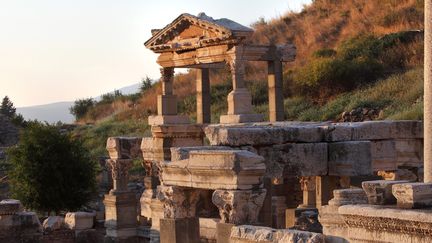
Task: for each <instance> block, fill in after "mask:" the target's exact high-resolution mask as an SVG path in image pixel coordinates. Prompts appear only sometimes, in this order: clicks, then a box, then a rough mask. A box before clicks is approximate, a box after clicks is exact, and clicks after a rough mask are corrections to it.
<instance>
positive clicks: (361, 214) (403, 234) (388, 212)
mask: <svg viewBox="0 0 432 243" xmlns="http://www.w3.org/2000/svg"><path fill="white" fill-rule="evenodd" d="M338 211H339V214H340V215H341V216H342V218H343V221H344V222H345V224H346V225H347V226H348V235H347V236H346V237H347V238H346V239H347V240H349V241H350V242H361V241H363V242H365V241H374V242H430V241H431V240H432V211H431V210H403V209H396V208H388V207H384V206H378V205H345V206H341V207H339V209H338Z"/></svg>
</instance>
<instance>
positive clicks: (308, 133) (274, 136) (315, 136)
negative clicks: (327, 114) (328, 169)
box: [204, 122, 324, 146]
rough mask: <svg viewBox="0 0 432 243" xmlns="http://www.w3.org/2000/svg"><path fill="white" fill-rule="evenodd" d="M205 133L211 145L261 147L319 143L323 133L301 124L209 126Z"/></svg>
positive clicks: (313, 127) (315, 128)
mask: <svg viewBox="0 0 432 243" xmlns="http://www.w3.org/2000/svg"><path fill="white" fill-rule="evenodd" d="M204 131H205V133H206V136H207V138H208V139H209V141H210V144H211V145H229V146H244V145H252V146H263V145H273V144H284V143H289V142H309V143H313V142H320V141H322V140H323V137H324V131H323V129H322V128H320V127H318V126H313V125H312V124H310V125H308V124H307V123H303V124H302V125H299V124H298V123H288V122H287V123H275V124H273V126H268V125H265V124H259V123H258V124H256V125H252V126H250V125H249V126H246V125H245V126H233V125H232V126H221V125H210V126H207V127H206V128H205V130H204Z"/></svg>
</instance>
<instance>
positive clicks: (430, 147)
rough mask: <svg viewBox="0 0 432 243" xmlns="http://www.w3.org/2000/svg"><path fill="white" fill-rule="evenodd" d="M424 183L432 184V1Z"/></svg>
mask: <svg viewBox="0 0 432 243" xmlns="http://www.w3.org/2000/svg"><path fill="white" fill-rule="evenodd" d="M424 45H425V46H424V150H423V151H424V182H426V183H429V182H432V1H431V0H425V43H424Z"/></svg>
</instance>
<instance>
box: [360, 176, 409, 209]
mask: <svg viewBox="0 0 432 243" xmlns="http://www.w3.org/2000/svg"><path fill="white" fill-rule="evenodd" d="M407 182H408V181H387V180H377V181H364V182H362V187H363V190H364V191H365V193H366V195H367V198H368V201H369V204H374V205H389V204H395V203H396V198H395V197H394V196H393V194H392V186H393V185H395V184H400V183H407Z"/></svg>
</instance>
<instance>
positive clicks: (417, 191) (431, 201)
mask: <svg viewBox="0 0 432 243" xmlns="http://www.w3.org/2000/svg"><path fill="white" fill-rule="evenodd" d="M392 188H393V195H394V196H395V197H396V199H397V205H398V207H399V208H424V207H431V206H432V183H421V182H417V183H404V184H395V185H393V187H392Z"/></svg>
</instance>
